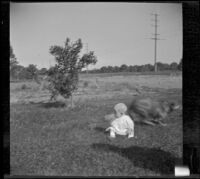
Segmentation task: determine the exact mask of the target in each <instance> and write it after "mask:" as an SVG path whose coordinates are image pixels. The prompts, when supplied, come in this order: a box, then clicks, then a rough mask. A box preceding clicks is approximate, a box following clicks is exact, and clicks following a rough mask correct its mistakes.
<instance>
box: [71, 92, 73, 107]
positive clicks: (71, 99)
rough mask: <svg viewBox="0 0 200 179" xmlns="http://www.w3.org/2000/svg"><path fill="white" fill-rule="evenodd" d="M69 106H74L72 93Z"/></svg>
mask: <svg viewBox="0 0 200 179" xmlns="http://www.w3.org/2000/svg"><path fill="white" fill-rule="evenodd" d="M71 108H74V101H73V94H71Z"/></svg>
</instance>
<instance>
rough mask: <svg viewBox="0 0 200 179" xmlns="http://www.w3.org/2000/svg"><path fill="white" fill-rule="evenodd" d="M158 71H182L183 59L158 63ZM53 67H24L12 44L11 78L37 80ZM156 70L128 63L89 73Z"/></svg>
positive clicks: (149, 65)
mask: <svg viewBox="0 0 200 179" xmlns="http://www.w3.org/2000/svg"><path fill="white" fill-rule="evenodd" d="M157 68H158V71H181V70H182V59H181V60H180V62H179V64H178V63H176V62H173V63H171V64H167V63H161V62H158V63H157ZM51 71H52V67H50V68H49V69H47V68H41V69H38V68H37V66H36V65H34V64H30V65H28V66H27V67H24V66H22V65H20V64H19V62H18V61H17V58H16V57H15V54H14V52H13V48H12V46H10V79H11V80H37V79H38V76H43V75H47V74H48V73H51ZM150 71H154V66H153V65H151V64H146V65H134V66H133V65H129V66H128V65H126V64H123V65H121V66H103V67H101V68H100V69H93V70H89V71H88V72H89V73H116V72H150ZM81 73H86V70H84V71H83V70H82V71H81Z"/></svg>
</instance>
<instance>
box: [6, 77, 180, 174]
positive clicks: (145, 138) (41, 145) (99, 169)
mask: <svg viewBox="0 0 200 179" xmlns="http://www.w3.org/2000/svg"><path fill="white" fill-rule="evenodd" d="M138 91H140V93H142V94H143V95H146V96H151V97H154V98H156V99H166V100H168V101H170V100H172V101H176V102H177V103H179V104H182V77H181V76H180V75H178V76H173V77H172V76H169V75H148V76H147V75H136V76H133V75H113V76H109V75H107V76H105V75H104V76H103V77H102V76H95V75H82V76H81V79H80V84H79V90H78V91H77V92H76V93H75V94H74V101H75V108H74V109H70V108H67V107H66V106H65V104H64V99H63V98H62V97H58V101H57V102H49V92H48V91H47V90H45V89H44V88H42V87H41V86H39V85H38V84H37V83H34V82H20V83H11V84H10V110H11V111H10V142H11V143H10V155H11V161H10V164H11V175H61V176H160V175H167V174H173V173H174V165H175V163H176V162H179V161H180V159H181V157H182V111H181V109H180V110H177V111H175V112H173V113H172V114H170V115H169V116H168V118H167V119H166V122H167V123H168V125H167V126H166V127H162V126H156V127H151V126H147V125H139V124H136V126H135V135H136V138H131V139H128V138H126V137H123V136H118V137H117V138H116V139H115V140H110V139H109V138H108V134H107V133H105V128H106V127H108V125H109V124H108V123H106V122H105V121H104V120H103V117H104V115H106V114H109V113H111V112H112V110H113V106H114V105H115V104H116V103H118V102H124V103H126V104H127V105H128V104H129V103H130V102H131V100H132V99H133V98H134V96H135V95H138Z"/></svg>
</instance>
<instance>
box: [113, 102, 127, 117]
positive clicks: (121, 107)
mask: <svg viewBox="0 0 200 179" xmlns="http://www.w3.org/2000/svg"><path fill="white" fill-rule="evenodd" d="M114 110H115V115H116V117H117V118H118V117H121V116H122V115H124V114H126V111H127V106H126V105H125V104H124V103H118V104H116V105H115V106H114Z"/></svg>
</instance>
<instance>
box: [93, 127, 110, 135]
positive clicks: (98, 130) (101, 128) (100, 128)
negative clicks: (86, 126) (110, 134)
mask: <svg viewBox="0 0 200 179" xmlns="http://www.w3.org/2000/svg"><path fill="white" fill-rule="evenodd" d="M94 129H95V130H96V131H97V132H101V133H104V134H105V133H107V132H106V128H103V127H95V128H94Z"/></svg>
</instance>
